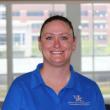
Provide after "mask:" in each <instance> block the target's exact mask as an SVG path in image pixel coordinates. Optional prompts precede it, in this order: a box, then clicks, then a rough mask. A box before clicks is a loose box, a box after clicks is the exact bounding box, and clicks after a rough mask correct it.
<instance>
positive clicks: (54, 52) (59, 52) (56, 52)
mask: <svg viewBox="0 0 110 110" xmlns="http://www.w3.org/2000/svg"><path fill="white" fill-rule="evenodd" d="M51 53H52V54H53V55H61V54H63V53H64V51H51Z"/></svg>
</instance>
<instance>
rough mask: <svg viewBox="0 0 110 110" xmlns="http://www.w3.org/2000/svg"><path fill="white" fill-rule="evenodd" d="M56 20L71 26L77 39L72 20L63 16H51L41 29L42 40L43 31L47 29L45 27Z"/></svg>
mask: <svg viewBox="0 0 110 110" xmlns="http://www.w3.org/2000/svg"><path fill="white" fill-rule="evenodd" d="M55 20H60V21H63V22H65V23H66V24H68V25H69V27H70V28H71V30H72V33H73V38H75V35H74V29H73V26H72V23H71V21H70V20H68V19H67V18H66V17H63V16H60V15H54V16H51V17H49V18H48V19H47V20H45V21H44V23H43V25H42V27H41V30H40V39H41V34H42V31H43V28H44V27H45V25H46V24H47V23H49V22H51V21H55Z"/></svg>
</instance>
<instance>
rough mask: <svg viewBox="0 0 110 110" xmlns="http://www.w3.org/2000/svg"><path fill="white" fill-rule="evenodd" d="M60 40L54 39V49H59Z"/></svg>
mask: <svg viewBox="0 0 110 110" xmlns="http://www.w3.org/2000/svg"><path fill="white" fill-rule="evenodd" d="M60 45H61V44H60V39H59V38H58V37H55V39H54V47H55V48H59V47H60Z"/></svg>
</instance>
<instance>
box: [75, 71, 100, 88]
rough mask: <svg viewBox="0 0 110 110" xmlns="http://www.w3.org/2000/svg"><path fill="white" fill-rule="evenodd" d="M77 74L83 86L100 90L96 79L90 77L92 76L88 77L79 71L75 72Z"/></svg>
mask: <svg viewBox="0 0 110 110" xmlns="http://www.w3.org/2000/svg"><path fill="white" fill-rule="evenodd" d="M75 74H76V77H77V80H78V82H79V84H80V85H81V87H82V88H83V89H95V90H96V89H97V90H99V87H98V85H97V83H96V82H95V81H94V80H92V79H90V78H88V77H86V76H84V75H82V74H80V73H78V72H75Z"/></svg>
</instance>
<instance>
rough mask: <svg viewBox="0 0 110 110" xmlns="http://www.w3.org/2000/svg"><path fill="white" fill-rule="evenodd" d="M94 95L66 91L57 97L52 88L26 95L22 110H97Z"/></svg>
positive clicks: (33, 91)
mask: <svg viewBox="0 0 110 110" xmlns="http://www.w3.org/2000/svg"><path fill="white" fill-rule="evenodd" d="M93 102H94V99H93V96H92V94H91V95H90V94H89V93H88V94H83V93H78V92H75V91H73V90H64V91H61V92H60V93H59V95H57V94H56V93H55V92H54V91H53V90H51V89H50V88H40V89H37V90H32V91H29V92H28V93H26V94H24V98H23V100H22V109H21V110H95V105H94V103H93Z"/></svg>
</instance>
